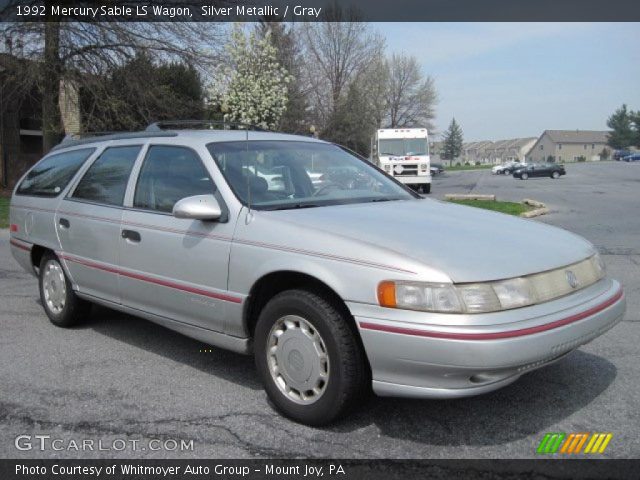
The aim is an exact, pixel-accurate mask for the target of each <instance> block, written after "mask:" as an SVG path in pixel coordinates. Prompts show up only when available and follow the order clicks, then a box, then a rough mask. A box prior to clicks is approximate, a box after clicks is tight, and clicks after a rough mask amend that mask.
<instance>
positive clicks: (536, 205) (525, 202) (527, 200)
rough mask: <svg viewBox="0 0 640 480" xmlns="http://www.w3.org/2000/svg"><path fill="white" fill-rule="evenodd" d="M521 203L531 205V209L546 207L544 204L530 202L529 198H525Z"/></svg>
mask: <svg viewBox="0 0 640 480" xmlns="http://www.w3.org/2000/svg"><path fill="white" fill-rule="evenodd" d="M522 203H524V204H525V205H531V206H532V207H538V208H545V207H546V205H545V204H544V203H542V202H539V201H537V200H532V199H530V198H525V199H524V200H522Z"/></svg>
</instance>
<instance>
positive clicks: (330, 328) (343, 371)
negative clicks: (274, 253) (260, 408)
mask: <svg viewBox="0 0 640 480" xmlns="http://www.w3.org/2000/svg"><path fill="white" fill-rule="evenodd" d="M287 315H296V316H299V317H302V318H304V320H306V321H307V322H309V323H310V324H311V325H312V326H313V327H314V328H315V329H316V330H317V332H318V333H319V334H320V336H321V338H322V340H323V342H324V345H325V346H326V354H327V356H328V359H329V363H328V365H329V367H328V375H327V382H326V384H325V385H324V386H323V388H324V391H323V393H322V394H321V395H320V396H319V398H318V399H316V400H315V401H314V403H311V404H300V403H296V401H294V400H293V399H291V398H289V397H288V396H286V394H285V393H284V392H283V391H281V389H280V388H279V387H278V385H277V384H276V381H275V379H274V378H273V376H272V374H271V366H270V363H269V362H270V361H269V359H268V357H269V355H270V354H269V351H268V348H269V336H270V333H271V329H272V327H273V326H274V325H276V322H278V320H279V319H281V318H282V317H284V316H287ZM349 322H352V320H351V319H350V318H348V317H347V314H346V313H343V309H341V308H339V307H337V306H336V305H335V304H334V302H332V301H331V300H330V299H329V298H328V297H327V296H325V295H324V294H321V293H317V292H312V291H307V290H287V291H284V292H282V293H279V294H278V295H276V296H275V297H273V298H272V299H271V300H270V301H269V302H268V303H267V305H266V306H265V307H264V308H263V309H262V311H261V312H260V316H259V318H258V323H257V325H256V329H255V335H254V339H255V362H256V367H257V370H258V374H259V375H260V377H261V379H262V383H263V385H264V388H265V390H266V392H267V395H268V397H269V399H270V400H271V402H272V404H273V405H274V406H275V407H276V408H277V409H278V410H279V411H280V412H282V413H283V414H284V415H285V416H287V417H289V418H291V419H292V420H295V421H296V422H300V423H304V424H306V425H312V426H321V425H326V424H328V423H331V422H332V421H334V420H336V419H337V418H339V417H340V416H342V415H344V414H345V413H346V412H348V411H349V410H350V409H351V408H352V407H353V406H354V405H355V404H356V403H360V402H359V400H362V399H363V398H364V397H365V396H366V395H368V393H369V391H370V389H371V380H370V374H369V367H368V364H367V360H366V356H365V353H364V350H363V347H362V344H361V342H360V340H359V338H358V337H357V332H356V331H355V329H354V328H353V327H352V326H351V325H350V323H349ZM278 338H280V337H278ZM291 365H292V364H289V365H288V367H289V368H291ZM283 368H284V366H283ZM294 368H296V366H295V365H294Z"/></svg>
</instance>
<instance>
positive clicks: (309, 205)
mask: <svg viewBox="0 0 640 480" xmlns="http://www.w3.org/2000/svg"><path fill="white" fill-rule="evenodd" d="M319 206H320V205H318V204H317V203H294V204H292V205H279V206H277V207H272V208H267V209H266V210H294V209H298V208H314V207H319Z"/></svg>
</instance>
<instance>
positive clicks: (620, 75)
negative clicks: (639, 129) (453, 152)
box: [375, 23, 640, 141]
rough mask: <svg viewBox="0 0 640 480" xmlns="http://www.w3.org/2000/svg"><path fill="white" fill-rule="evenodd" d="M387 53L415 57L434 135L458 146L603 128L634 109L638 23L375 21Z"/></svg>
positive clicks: (639, 94) (639, 61) (638, 90)
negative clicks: (445, 135) (454, 132)
mask: <svg viewBox="0 0 640 480" xmlns="http://www.w3.org/2000/svg"><path fill="white" fill-rule="evenodd" d="M375 26H376V28H377V29H378V30H379V31H380V32H381V33H382V34H383V35H384V36H385V37H386V40H387V47H388V51H389V52H394V51H395V52H402V51H403V52H406V53H409V54H412V55H415V56H416V57H417V58H418V60H419V61H420V62H421V63H422V66H423V70H424V73H425V74H428V75H432V76H433V77H434V78H435V81H436V88H437V91H438V94H439V103H438V106H437V109H436V111H437V118H436V127H437V129H438V130H439V131H442V130H444V129H446V127H447V126H448V124H449V122H450V121H451V118H452V117H453V116H455V118H456V120H457V121H458V122H459V123H460V124H461V126H462V129H463V132H464V138H465V141H472V140H483V139H489V140H498V139H503V138H513V137H529V136H531V137H535V136H538V135H540V133H542V131H543V130H545V129H582V130H604V129H606V119H607V117H608V116H609V115H610V114H611V113H612V112H613V111H614V110H615V109H616V108H618V107H619V106H620V105H622V104H623V103H627V104H628V105H629V107H630V108H632V109H635V110H640V24H637V23H636V24H633V23H617V24H616V23H591V24H589V23H379V24H375Z"/></svg>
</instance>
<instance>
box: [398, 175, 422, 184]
mask: <svg viewBox="0 0 640 480" xmlns="http://www.w3.org/2000/svg"><path fill="white" fill-rule="evenodd" d="M393 178H395V179H396V180H398V181H399V182H400V183H403V184H405V185H425V184H427V183H431V175H417V176H415V177H402V176H395V177H393Z"/></svg>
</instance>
